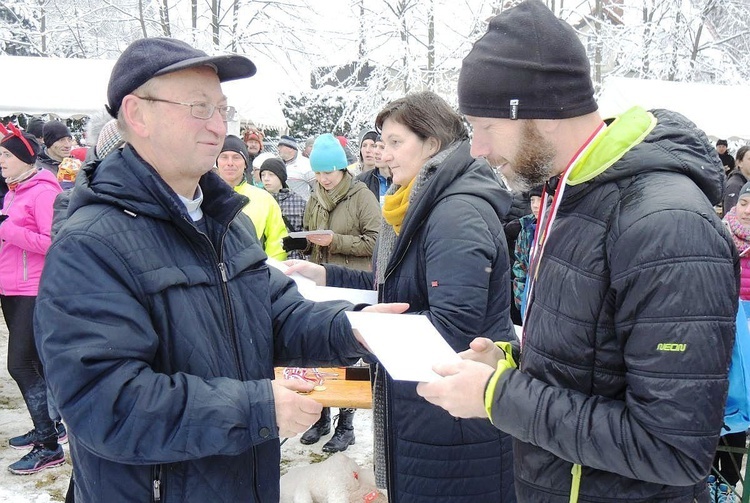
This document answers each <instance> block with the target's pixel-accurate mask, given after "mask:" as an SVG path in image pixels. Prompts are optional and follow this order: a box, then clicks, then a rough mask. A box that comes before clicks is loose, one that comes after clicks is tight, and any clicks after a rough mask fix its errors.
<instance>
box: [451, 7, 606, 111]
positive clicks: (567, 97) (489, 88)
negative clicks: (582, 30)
mask: <svg viewBox="0 0 750 503" xmlns="http://www.w3.org/2000/svg"><path fill="white" fill-rule="evenodd" d="M458 106H459V109H460V110H461V113H464V114H466V115H472V116H475V117H492V118H499V119H567V118H570V117H578V116H581V115H586V114H588V113H591V112H594V111H596V109H597V108H598V107H597V104H596V101H594V88H593V85H592V83H591V75H590V65H589V60H588V57H587V56H586V50H585V49H584V47H583V44H581V41H580V40H578V37H577V36H576V34H575V31H573V28H571V27H570V25H568V24H567V23H566V22H564V21H561V20H559V19H557V18H556V17H555V15H554V14H553V13H552V11H550V10H549V9H548V8H547V7H545V5H544V4H543V3H542V2H541V1H540V0H526V1H525V2H523V3H521V4H519V5H518V6H516V7H514V8H512V9H508V10H507V11H505V12H503V13H502V14H500V15H499V16H497V17H495V18H493V19H492V20H491V21H490V25H489V28H488V30H487V33H486V34H485V35H484V36H483V37H482V38H481V39H479V40H478V41H477V42H476V43H475V44H474V47H473V48H472V49H471V51H470V52H469V54H468V55H467V56H466V57H465V58H464V60H463V64H462V65H461V74H460V76H459V78H458Z"/></svg>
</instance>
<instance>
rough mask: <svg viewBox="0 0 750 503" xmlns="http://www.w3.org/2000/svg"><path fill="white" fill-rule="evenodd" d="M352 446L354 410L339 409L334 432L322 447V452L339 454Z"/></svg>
mask: <svg viewBox="0 0 750 503" xmlns="http://www.w3.org/2000/svg"><path fill="white" fill-rule="evenodd" d="M350 445H354V409H339V415H338V421H337V423H336V431H334V432H333V436H332V437H331V440H329V441H328V442H326V443H325V445H323V452H341V451H345V450H346V448H347V447H349V446H350Z"/></svg>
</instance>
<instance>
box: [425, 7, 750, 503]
mask: <svg viewBox="0 0 750 503" xmlns="http://www.w3.org/2000/svg"><path fill="white" fill-rule="evenodd" d="M593 94H594V93H593V87H592V83H591V79H590V76H589V64H588V59H587V56H586V51H585V49H584V47H583V45H582V44H581V42H580V41H579V40H578V38H577V36H576V34H575V32H574V31H573V29H572V28H571V27H570V26H568V25H567V24H566V23H564V22H562V21H560V20H558V19H557V18H555V16H554V15H553V14H552V12H551V11H550V10H549V9H547V8H546V7H545V6H544V4H543V3H542V2H541V1H539V0H528V1H525V2H523V3H521V4H519V5H518V6H517V7H514V8H512V9H508V10H507V11H505V12H504V13H502V14H501V15H499V16H497V17H496V18H494V19H492V20H491V21H490V24H489V29H488V31H487V33H486V34H485V35H484V36H483V37H482V38H481V39H480V40H479V41H478V42H476V44H475V45H474V47H473V49H472V50H471V52H470V53H469V54H468V56H466V58H465V59H464V61H463V66H462V68H461V74H460V77H459V84H458V102H459V107H460V109H461V111H462V112H463V113H465V114H466V118H467V120H468V121H469V123H470V124H471V125H472V126H473V130H474V132H473V139H472V154H473V155H475V156H477V157H484V158H486V159H487V160H488V161H489V162H490V163H491V164H493V165H495V166H498V167H501V168H502V172H503V174H505V175H506V178H508V180H510V181H511V184H513V185H515V187H516V188H530V187H531V186H533V185H537V184H540V183H545V182H546V188H545V192H546V194H548V195H552V194H554V198H550V199H552V201H553V203H552V204H551V206H550V207H549V208H548V209H547V210H546V212H545V214H544V216H543V218H542V219H541V221H540V222H539V223H538V227H537V232H536V238H535V244H534V248H533V250H532V255H531V256H532V258H531V263H530V266H529V275H528V280H527V286H526V290H527V304H526V309H525V313H524V314H525V318H524V320H525V325H524V329H523V353H522V355H519V354H518V352H517V351H514V348H512V347H509V346H508V347H503V348H499V347H496V346H495V345H493V344H492V343H491V341H489V340H488V339H483V338H479V339H475V340H474V341H473V342H472V346H471V348H472V350H471V351H469V352H467V354H465V355H464V356H465V359H464V360H463V361H461V362H460V363H458V364H450V365H439V366H437V367H436V370H437V371H438V373H440V374H441V375H444V376H446V377H444V378H442V379H438V380H436V381H434V382H431V383H422V384H419V385H418V388H417V390H418V392H419V393H420V394H421V395H422V396H423V397H425V398H427V399H428V400H429V401H430V402H432V403H434V404H437V405H439V406H441V407H443V408H445V409H446V410H448V411H449V412H451V413H452V414H453V415H454V416H457V417H486V418H489V419H490V420H491V421H492V423H493V424H494V425H495V426H496V427H497V428H499V429H500V430H502V431H504V432H507V433H509V434H510V435H512V436H513V437H514V438H515V443H514V447H513V451H514V458H515V465H514V471H515V484H516V494H517V497H518V501H519V502H534V503H563V502H564V503H568V502H569V501H586V502H600V501H608V502H613V503H614V502H625V501H628V502H633V501H669V502H670V503H689V502H690V503H692V502H694V501H698V502H707V501H709V487H708V484H707V480H706V476H707V474H708V472H709V469H710V467H711V462H712V459H713V455H714V451H715V449H716V445H717V442H718V439H719V432H720V430H721V428H722V423H723V415H724V401H725V398H726V394H727V368H728V366H729V361H730V358H731V353H732V344H733V340H734V320H735V313H736V310H737V299H738V287H737V285H738V272H739V271H738V267H737V265H738V264H739V261H738V257H737V252H736V250H735V248H734V246H733V244H732V242H731V239H730V238H729V236H728V234H727V232H726V230H725V229H724V226H723V224H722V223H721V221H720V220H719V218H718V217H717V216H716V214H715V212H714V210H713V205H715V204H717V203H718V202H719V200H720V198H721V194H722V183H723V177H724V174H723V169H722V165H721V164H720V163H719V158H718V156H717V155H716V152H715V151H714V149H713V145H711V143H710V142H709V141H708V138H706V136H705V135H704V134H703V133H702V132H701V131H700V130H698V129H697V128H696V126H695V125H694V124H693V123H691V122H690V121H689V120H687V119H686V118H684V117H682V116H681V115H679V114H677V113H674V112H670V111H666V110H653V111H650V112H649V111H646V110H644V109H642V108H639V107H635V108H633V109H631V110H628V111H626V112H625V113H623V114H622V115H620V116H619V117H617V118H616V119H613V120H607V121H606V122H605V121H603V120H602V118H601V117H600V115H599V114H598V112H597V111H596V110H597V105H596V103H595V101H594V98H593ZM519 357H520V361H519V359H518V358H519ZM516 362H518V365H516Z"/></svg>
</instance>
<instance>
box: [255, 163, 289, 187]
mask: <svg viewBox="0 0 750 503" xmlns="http://www.w3.org/2000/svg"><path fill="white" fill-rule="evenodd" d="M264 171H270V172H271V173H273V174H274V175H276V176H278V177H279V180H281V187H282V188H284V189H286V188H288V186H287V184H286V177H287V175H286V164H284V161H282V160H281V159H279V158H278V157H271V158H270V159H266V160H265V161H263V164H261V165H260V174H261V175H263V172H264Z"/></svg>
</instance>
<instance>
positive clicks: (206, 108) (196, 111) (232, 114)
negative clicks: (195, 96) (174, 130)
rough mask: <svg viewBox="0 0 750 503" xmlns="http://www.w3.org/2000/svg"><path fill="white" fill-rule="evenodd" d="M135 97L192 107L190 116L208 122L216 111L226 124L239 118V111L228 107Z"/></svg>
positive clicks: (141, 97)
mask: <svg viewBox="0 0 750 503" xmlns="http://www.w3.org/2000/svg"><path fill="white" fill-rule="evenodd" d="M134 96H136V97H138V98H140V99H142V100H146V101H156V102H159V103H169V104H171V105H182V106H184V107H190V115H192V116H193V117H195V118H196V119H203V120H208V119H210V118H211V117H213V116H214V111H215V110H218V111H219V115H221V118H222V119H223V120H224V122H227V121H233V120H235V119H236V118H237V110H236V109H235V108H234V107H230V106H227V105H222V106H216V105H214V104H212V103H206V102H202V101H201V102H198V103H183V102H181V101H170V100H163V99H161V98H152V97H150V96H138V95H134Z"/></svg>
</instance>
